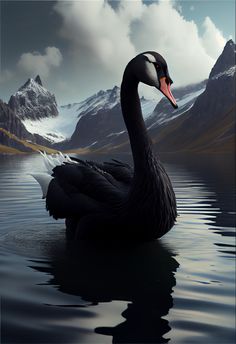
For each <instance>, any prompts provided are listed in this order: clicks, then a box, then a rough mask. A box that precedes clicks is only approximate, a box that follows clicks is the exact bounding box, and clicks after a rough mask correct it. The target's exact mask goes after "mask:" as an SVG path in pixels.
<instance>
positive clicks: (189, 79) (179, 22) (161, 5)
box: [54, 0, 225, 94]
mask: <svg viewBox="0 0 236 344" xmlns="http://www.w3.org/2000/svg"><path fill="white" fill-rule="evenodd" d="M177 5H178V3H177V2H176V1H170V0H169V1H159V2H153V3H151V2H150V3H147V2H146V3H143V2H142V1H141V0H137V1H125V0H120V1H119V2H117V3H116V5H115V6H111V5H110V3H109V2H108V1H102V0H101V1H58V2H57V3H56V5H55V6H54V9H55V11H56V12H57V13H58V14H59V15H60V16H61V18H62V26H61V30H60V35H61V36H62V37H64V39H66V40H67V41H68V42H69V46H70V54H71V56H73V61H74V65H73V68H74V72H75V71H76V72H77V75H78V76H79V78H78V80H77V83H78V91H79V92H80V93H82V94H83V92H85V90H87V89H90V92H92V91H96V90H98V89H101V88H106V87H112V86H113V85H114V84H119V83H120V81H121V77H122V73H123V70H124V67H125V65H126V64H127V62H128V61H129V60H130V59H131V58H133V57H134V56H135V55H136V54H137V53H140V52H142V51H146V50H156V51H157V52H159V53H160V54H162V55H163V56H164V58H165V59H166V60H167V61H168V65H169V70H170V74H171V76H172V78H173V80H174V82H175V85H177V86H178V85H186V84H189V83H194V82H198V81H201V80H203V79H205V78H207V77H208V75H209V72H210V70H211V68H212V66H213V65H214V62H215V60H216V58H217V57H218V55H219V54H220V53H221V51H222V48H223V45H224V42H225V39H224V37H223V35H222V33H221V32H220V31H219V30H218V29H217V28H216V26H215V25H214V23H213V22H212V21H211V19H210V18H208V17H207V18H206V19H205V21H204V33H203V36H202V37H201V35H200V34H199V31H198V27H197V25H196V23H195V22H194V21H193V20H187V19H186V18H184V16H183V14H182V12H181V9H180V8H179V7H178V6H177ZM149 89H150V88H149Z"/></svg>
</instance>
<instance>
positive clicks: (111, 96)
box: [23, 86, 156, 143]
mask: <svg viewBox="0 0 236 344" xmlns="http://www.w3.org/2000/svg"><path fill="white" fill-rule="evenodd" d="M119 102H120V88H119V87H117V86H115V87H114V88H112V89H108V90H106V91H103V90H101V91H99V92H98V93H95V94H94V95H92V96H91V97H89V98H87V99H85V100H83V101H81V102H79V103H73V104H68V105H63V106H60V107H58V115H57V116H56V117H44V118H38V119H37V120H32V119H29V118H26V119H24V120H23V123H24V125H25V127H26V129H27V130H28V131H29V132H30V133H32V134H38V135H40V136H42V137H44V138H45V139H47V140H49V141H50V142H52V143H59V142H62V141H66V140H69V139H70V138H71V136H72V134H73V132H74V131H75V128H76V126H77V123H78V122H80V121H81V119H82V118H83V120H84V119H85V118H87V119H90V118H92V121H93V122H94V123H95V122H97V121H99V118H98V116H97V115H98V114H100V113H101V112H107V111H109V110H111V109H113V108H115V107H116V105H117V104H119ZM141 102H142V107H143V112H144V115H145V117H148V116H149V115H151V114H152V112H153V110H154V108H155V106H156V101H154V100H147V99H145V98H142V100H141ZM119 121H120V122H121V121H122V119H121V117H120V118H119ZM91 123H92V122H91ZM95 127H96V126H95ZM91 130H93V129H92V128H91Z"/></svg>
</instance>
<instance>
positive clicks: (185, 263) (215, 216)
mask: <svg viewBox="0 0 236 344" xmlns="http://www.w3.org/2000/svg"><path fill="white" fill-rule="evenodd" d="M102 158H103V157H99V158H98V160H99V159H102ZM118 158H120V159H122V158H124V159H125V160H127V161H128V160H129V157H128V156H126V157H118ZM164 165H165V167H166V169H167V171H168V172H169V175H170V177H171V179H172V181H173V185H174V189H175V192H176V196H177V204H178V214H179V216H178V219H177V223H176V225H175V227H174V228H173V229H172V230H171V231H170V232H169V233H168V234H167V235H165V236H164V237H163V238H162V239H161V240H159V241H156V242H151V243H145V244H134V245H130V244H124V245H122V246H121V245H114V244H111V245H108V244H102V243H100V244H92V243H91V244H89V243H87V244H85V243H80V244H79V245H75V244H73V243H70V242H66V240H65V235H64V222H63V221H61V220H59V221H55V220H53V219H51V218H50V217H49V216H48V213H47V212H46V211H45V204H44V201H43V200H42V199H41V190H40V187H39V185H38V184H37V183H36V182H35V181H34V180H33V178H32V177H31V176H30V175H29V173H31V172H35V171H43V170H44V167H43V162H42V159H41V157H40V156H38V155H28V156H0V249H1V253H0V273H1V285H0V291H1V339H2V343H12V344H13V343H45V344H46V343H64V344H66V343H67V344H72V343H76V344H79V343H89V344H95V343H96V344H100V343H101V344H106V343H138V342H141V343H166V342H170V343H181V344H183V343H187V344H191V343H220V344H226V343H234V342H235V330H234V326H235V184H234V172H235V171H234V162H233V158H232V157H227V156H225V157H221V158H220V157H214V156H213V157H210V156H206V155H205V156H197V155H196V156H192V157H190V156H188V157H185V158H183V157H182V158H181V157H177V156H176V157H173V156H171V157H169V158H168V159H167V158H166V157H165V159H164Z"/></svg>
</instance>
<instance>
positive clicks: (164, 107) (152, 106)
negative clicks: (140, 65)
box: [66, 81, 206, 149]
mask: <svg viewBox="0 0 236 344" xmlns="http://www.w3.org/2000/svg"><path fill="white" fill-rule="evenodd" d="M205 85H206V81H203V82H201V83H199V84H195V85H189V86H186V87H184V88H177V89H176V90H175V93H174V94H176V96H177V98H178V99H179V103H180V107H179V109H178V110H176V111H174V114H173V109H172V107H171V106H170V104H169V102H168V101H166V100H165V99H164V98H162V99H161V101H160V102H159V103H158V105H156V101H155V100H148V99H145V98H144V97H142V98H141V107H142V112H143V117H144V120H145V121H146V125H147V127H148V128H149V129H150V128H154V127H156V126H159V125H160V124H162V123H166V122H168V121H170V120H172V119H174V118H175V117H178V116H180V115H182V114H183V113H184V112H185V111H186V110H187V109H189V108H190V107H191V106H192V105H193V103H194V100H195V99H196V97H197V96H198V95H199V94H201V93H202V92H203V91H204V89H205ZM118 90H119V89H118V88H117V93H118ZM113 105H114V104H113ZM127 139H128V137H127V131H126V127H125V124H124V121H123V117H122V112H121V106H120V99H119V98H118V97H117V102H116V105H115V106H113V107H111V106H110V107H102V108H100V109H99V110H98V111H93V110H92V109H91V110H90V111H89V112H86V113H84V116H81V117H80V119H79V121H78V123H77V126H76V128H75V131H74V133H73V135H72V136H71V139H70V140H69V142H68V143H67V145H66V147H67V148H78V147H93V148H94V149H97V148H101V147H106V148H108V147H110V146H116V145H119V144H120V143H121V142H122V141H123V140H127Z"/></svg>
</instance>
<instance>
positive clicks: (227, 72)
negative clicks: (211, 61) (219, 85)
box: [211, 66, 236, 80]
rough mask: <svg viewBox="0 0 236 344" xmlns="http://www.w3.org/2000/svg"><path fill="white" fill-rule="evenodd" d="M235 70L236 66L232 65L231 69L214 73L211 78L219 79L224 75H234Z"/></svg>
mask: <svg viewBox="0 0 236 344" xmlns="http://www.w3.org/2000/svg"><path fill="white" fill-rule="evenodd" d="M235 71H236V66H232V67H230V68H229V69H227V70H226V71H224V72H221V73H218V74H216V75H214V76H213V77H212V78H211V80H217V79H219V78H221V77H222V76H226V77H232V76H234V74H235Z"/></svg>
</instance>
